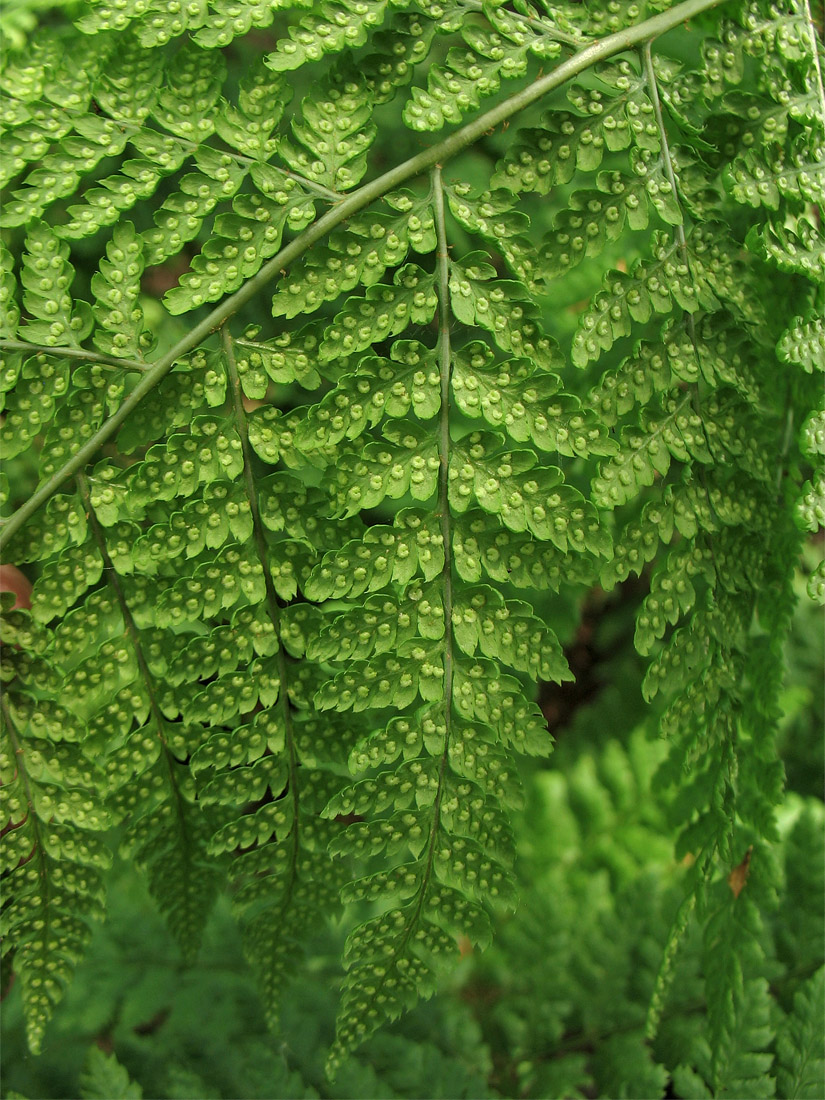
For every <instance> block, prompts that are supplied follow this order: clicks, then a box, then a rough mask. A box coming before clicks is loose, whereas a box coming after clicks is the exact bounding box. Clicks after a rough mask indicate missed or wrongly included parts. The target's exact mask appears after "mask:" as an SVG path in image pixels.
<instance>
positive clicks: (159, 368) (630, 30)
mask: <svg viewBox="0 0 825 1100" xmlns="http://www.w3.org/2000/svg"><path fill="white" fill-rule="evenodd" d="M723 2H724V0H683V3H681V4H677V5H676V6H675V7H673V8H671V9H670V10H669V11H665V12H660V13H659V14H658V15H654V16H653V17H652V18H650V19H647V20H645V21H644V22H643V23H639V24H637V25H636V26H633V27H627V28H625V29H623V30H621V31H617V32H616V33H615V34H611V35H607V36H606V37H605V38H602V39H600V40H599V41H597V42H593V43H592V44H591V45H589V46H586V47H585V48H584V49H582V50H579V52H578V53H576V54H574V55H573V56H572V57H570V58H568V60H567V61H564V62H562V64H561V65H558V66H557V67H556V68H555V69H554V70H553V71H552V72H550V73H547V74H545V75H544V76H542V77H539V78H538V79H537V80H535V81H533V83H532V84H530V85H528V86H527V87H526V88H522V90H521V91H519V92H516V93H515V94H514V95H512V96H510V97H509V98H507V99H505V100H503V101H502V102H501V103H499V104H497V105H496V106H495V107H493V108H491V109H490V110H489V111H486V112H485V113H484V114H482V115H479V117H478V118H476V119H474V120H473V121H472V122H470V123H467V124H466V125H465V126H462V127H460V128H459V129H458V130H456V131H455V132H454V133H452V134H450V135H449V137H446V138H445V139H444V140H443V141H440V142H438V143H437V144H435V145H431V146H430V147H429V148H428V149H424V150H422V151H421V152H420V153H417V154H416V155H415V156H413V157H410V158H409V159H408V160H406V161H404V162H403V163H402V164H399V165H396V167H394V168H391V169H390V170H389V171H388V172H384V173H383V174H382V175H380V176H377V177H376V178H375V179H373V180H370V181H369V182H368V183H366V184H364V185H363V186H362V187H359V188H358V190H356V191H353V192H351V193H350V194H348V195H347V196H346V197H345V198H343V199H342V200H341V201H340V202H339V203H337V204H336V205H335V206H333V207H332V209H330V210H328V211H327V212H326V214H324V215H322V216H321V217H320V218H319V219H318V220H317V221H316V222H314V223H313V224H312V225H311V226H309V228H308V229H305V230H304V231H303V233H300V234H299V235H298V236H297V237H295V238H294V240H292V241H290V242H289V243H288V244H286V245H285V246H284V247H283V248H282V249H281V250H280V251H279V252H278V253H276V255H275V256H273V257H272V259H271V260H269V261H268V262H267V263H266V264H264V266H263V267H262V268H261V270H260V271H259V272H258V273H257V275H254V276H253V277H252V278H251V279H249V280H248V282H247V283H245V284H244V286H242V287H241V289H240V290H238V291H236V292H235V293H234V294H232V295H230V296H229V297H228V298H226V299H224V301H223V302H221V303H220V304H219V305H218V306H216V307H215V309H213V310H212V311H211V312H210V313H209V314H208V315H207V316H206V317H205V318H204V319H203V320H202V321H201V322H200V323H199V324H198V325H196V326H195V327H194V328H193V329H192V330H191V331H190V332H189V333H187V334H186V336H184V337H182V338H181V339H180V340H179V341H178V342H177V343H176V344H175V345H174V347H172V348H171V349H170V350H169V351H168V352H166V353H165V354H164V355H163V356H161V358H160V359H158V360H157V361H156V362H155V363H153V364H152V367H151V369H150V370H148V371H146V372H145V374H144V376H143V377H142V378H141V379H140V381H139V382H138V384H137V385H136V386H135V388H134V390H132V392H131V393H130V394H129V396H128V397H127V398H126V400H125V401H124V402H123V404H122V405H121V406H120V408H119V409H117V411H116V412H114V413H113V414H112V416H110V417H109V418H108V420H106V421H105V423H103V424H102V425H101V426H100V428H99V429H98V430H97V431H96V432H95V433H94V435H92V436H91V437H90V438H89V439H88V440H87V442H86V443H85V444H84V445H83V446H82V447H79V448H78V450H77V451H76V452H75V454H74V455H73V456H72V457H71V458H70V459H69V460H67V461H66V462H65V463H64V464H63V466H62V467H61V468H60V469H59V470H57V471H56V472H55V473H54V474H53V475H52V476H51V477H50V478H49V479H48V480H47V481H46V482H44V483H43V484H42V485H41V486H40V487H39V488H38V489H37V490H36V491H35V492H34V493H32V495H31V496H30V497H29V499H28V500H27V501H26V502H25V503H24V504H23V505H21V507H20V508H18V510H17V511H16V512H15V513H14V514H13V515H11V516H10V517H9V518H8V520H7V521H6V523H5V524H4V526H3V529H2V531H0V549H2V547H3V546H4V545H5V544H6V542H7V541H8V540H9V539H10V538H11V536H12V535H13V534H14V533H15V532H16V531H18V530H19V529H20V527H21V526H22V525H23V524H24V523H25V522H26V520H27V519H28V518H29V517H30V516H31V515H33V514H34V513H35V512H36V511H37V510H38V509H39V508H40V507H41V506H42V505H43V504H45V502H46V501H47V500H48V499H49V498H50V497H51V496H52V495H53V494H54V493H55V492H56V491H57V490H58V489H59V488H60V486H61V485H62V484H63V483H64V482H65V481H66V480H68V479H69V478H70V477H73V476H74V474H75V473H76V472H77V471H78V470H80V469H82V468H83V466H85V465H86V463H87V462H89V461H90V460H91V459H92V458H93V456H94V455H95V454H96V453H97V451H98V450H99V449H100V447H101V446H102V445H103V444H104V443H105V442H106V441H107V440H108V439H110V438H111V437H112V435H113V434H114V433H115V432H116V431H117V429H118V428H119V427H120V425H121V424H122V423H123V422H124V421H125V420H126V418H127V417H128V416H129V415H130V413H131V412H132V411H133V410H134V409H135V408H136V407H137V406H138V404H139V403H140V402H141V401H142V400H143V398H144V397H145V396H146V394H148V393H150V392H151V391H152V390H153V389H154V387H155V386H156V385H157V384H158V383H159V382H160V381H161V380H162V379H163V378H164V377H165V376H166V375H167V374H168V373H169V371H170V370H171V369H172V367H173V365H174V364H175V363H176V362H177V360H178V359H180V358H181V357H182V356H184V355H186V354H188V353H189V352H190V351H192V350H193V349H194V348H196V347H198V345H199V344H201V343H202V342H203V341H204V340H205V339H206V338H207V337H208V336H210V335H211V334H212V333H213V332H215V331H217V330H218V329H219V328H220V327H221V325H223V323H224V322H225V321H227V320H228V319H229V318H230V317H232V316H233V315H234V314H235V313H237V312H238V310H239V309H241V307H242V306H244V305H246V303H247V302H248V301H250V300H251V299H252V298H254V296H255V295H256V294H257V293H258V292H259V291H260V290H261V289H263V288H264V287H265V286H267V285H268V284H269V283H270V281H271V280H272V279H273V278H275V277H276V276H277V275H278V274H279V273H280V272H281V271H282V270H283V269H284V268H286V267H288V266H289V265H290V264H291V263H293V262H294V261H295V260H296V259H298V258H299V257H300V256H302V255H303V254H304V253H305V252H306V251H307V249H309V248H310V247H311V246H312V245H313V244H315V242H316V241H319V240H321V239H322V238H323V237H325V236H326V234H327V233H329V232H330V230H332V229H335V228H336V227H337V226H339V225H340V224H341V223H342V222H344V221H346V219H347V218H349V217H351V216H352V215H353V214H356V213H358V211H360V210H363V209H364V207H366V206H368V205H369V204H370V203H371V202H374V201H375V200H376V199H379V198H381V197H382V196H383V195H386V194H387V192H389V191H392V190H393V189H394V188H396V187H400V186H401V185H402V184H404V183H407V182H408V181H409V180H412V179H415V177H417V176H420V175H422V174H423V173H425V172H428V171H429V170H430V169H431V168H433V167H434V166H435V165H436V164H443V163H444V162H445V161H446V160H450V159H452V158H453V157H454V156H456V155H457V154H458V153H460V152H461V151H462V150H464V149H466V148H467V146H469V145H471V144H472V143H473V142H475V141H478V140H479V139H480V138H481V137H483V136H484V134H486V133H487V132H488V131H489V130H491V129H493V128H494V127H496V126H498V125H500V124H501V123H503V122H506V121H508V120H509V119H510V118H511V117H512V116H513V115H515V114H517V113H518V112H519V111H522V110H524V108H525V107H529V106H530V105H531V104H533V103H536V102H537V101H538V100H540V99H542V98H543V97H544V96H545V95H547V93H548V92H551V91H554V90H555V89H556V88H558V87H560V86H561V85H562V84H565V83H566V82H567V81H568V80H570V79H572V78H573V77H574V76H578V74H579V73H582V72H584V71H585V70H586V69H589V68H590V67H591V65H594V64H596V62H599V61H604V60H605V59H607V58H609V57H613V56H614V55H615V54H617V53H621V52H622V51H623V50H628V49H633V48H634V47H636V46H638V45H640V44H641V43H643V42H647V41H649V40H651V39H654V38H657V37H658V36H659V35H662V34H664V33H665V32H666V31H669V30H671V29H672V28H673V27H677V26H678V25H679V24H680V23H682V22H683V21H684V20H686V19H690V18H692V17H693V16H695V15H698V14H700V13H701V12H704V11H708V10H709V9H710V8H713V7H716V6H718V5H719V4H720V3H723Z"/></svg>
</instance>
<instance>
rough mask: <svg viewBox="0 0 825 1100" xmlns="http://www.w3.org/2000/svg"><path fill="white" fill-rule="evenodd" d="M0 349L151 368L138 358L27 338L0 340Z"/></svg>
mask: <svg viewBox="0 0 825 1100" xmlns="http://www.w3.org/2000/svg"><path fill="white" fill-rule="evenodd" d="M0 351H25V352H29V353H30V354H31V355H55V356H59V357H62V358H64V359H81V360H82V361H83V362H84V363H98V364H99V365H100V366H102V367H120V368H121V369H122V370H128V371H140V372H141V373H143V372H144V371H148V370H151V368H152V364H151V363H142V362H141V361H140V360H139V359H118V358H117V356H116V355H104V354H103V353H102V352H99V351H87V350H86V348H59V347H48V346H47V345H46V344H30V343H29V342H28V341H27V340H5V339H4V340H0Z"/></svg>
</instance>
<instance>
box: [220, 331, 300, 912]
mask: <svg viewBox="0 0 825 1100" xmlns="http://www.w3.org/2000/svg"><path fill="white" fill-rule="evenodd" d="M221 339H222V341H223V350H224V356H225V358H226V367H227V372H228V375H229V386H230V391H231V394H232V408H233V411H234V413H235V427H236V428H237V430H238V435H239V436H240V439H241V449H242V452H243V477H244V487H245V489H246V496H247V500H248V501H249V510H250V513H251V515H252V532H253V538H254V541H255V552H256V553H257V555H258V560H259V561H260V563H261V569H262V570H263V575H264V585H265V587H266V609H267V614H268V615H269V620H270V622H271V623H272V626H273V627H274V630H275V637H276V639H277V641H278V657H277V661H278V678H279V680H280V687H279V690H278V706H279V708H280V711H281V716H282V719H283V724H284V746H285V748H286V753H287V760H288V776H289V788H288V789H289V797H290V799H291V801H292V808H293V811H294V812H293V824H292V858H291V866H290V871H291V873H290V877H289V886H288V892H287V894H286V896H285V897H284V899H283V904H284V905H286V904H287V902H288V901H289V892H291V889H292V886H293V884H294V882H295V872H296V869H297V862H298V851H299V843H298V840H299V833H300V821H299V816H298V810H299V806H300V785H299V782H298V754H297V752H296V750H295V734H294V730H293V728H292V712H291V711H290V708H289V694H288V692H287V684H288V683H289V666H288V665H287V661H286V654H285V653H284V646H283V642H282V640H281V606H280V604H279V603H278V595H277V593H276V591H275V586H274V584H273V583H272V574H271V572H270V568H269V555H268V553H267V543H266V532H265V531H264V525H263V522H262V520H261V509H260V503H259V500H258V490H257V487H256V485H255V473H254V470H253V452H252V447H251V445H250V442H249V425H248V422H247V416H246V409H245V408H244V404H243V393H242V391H241V379H240V376H239V374H238V364H237V361H236V359H235V349H234V347H233V344H232V336H231V334H230V332H229V326H228V325H224V326H223V328H222V329H221Z"/></svg>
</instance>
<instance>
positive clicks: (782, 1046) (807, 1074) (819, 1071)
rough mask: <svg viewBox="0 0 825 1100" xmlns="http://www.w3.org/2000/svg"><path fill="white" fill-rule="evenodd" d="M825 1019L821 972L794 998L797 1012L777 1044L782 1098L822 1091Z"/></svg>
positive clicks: (824, 981) (824, 980)
mask: <svg viewBox="0 0 825 1100" xmlns="http://www.w3.org/2000/svg"><path fill="white" fill-rule="evenodd" d="M823 1016H825V972H823V971H822V970H819V971H817V973H816V974H814V975H813V977H811V978H809V979H808V981H807V982H805V984H804V985H803V986H802V987H801V988H800V989H799V991H798V992H797V994H796V996H795V997H794V1004H793V1012H792V1014H791V1015H790V1016H789V1017H788V1018H787V1021H786V1022H785V1026H784V1027H783V1029H782V1030H781V1031H780V1032H779V1035H778V1036H777V1040H776V1047H777V1059H778V1062H779V1068H778V1072H777V1087H778V1090H779V1094H780V1095H781V1096H787V1097H789V1098H792V1100H795V1098H796V1097H799V1098H800V1100H801V1098H802V1097H815V1096H817V1095H818V1094H819V1093H820V1092H821V1091H822V1082H823V1080H825V1065H823V1058H822V1042H821V1039H822V1021H823Z"/></svg>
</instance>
